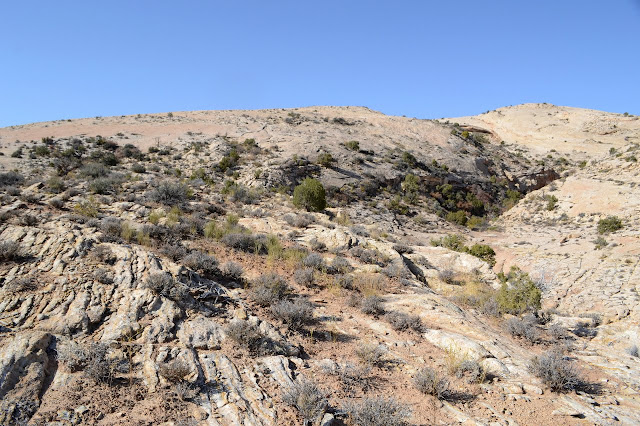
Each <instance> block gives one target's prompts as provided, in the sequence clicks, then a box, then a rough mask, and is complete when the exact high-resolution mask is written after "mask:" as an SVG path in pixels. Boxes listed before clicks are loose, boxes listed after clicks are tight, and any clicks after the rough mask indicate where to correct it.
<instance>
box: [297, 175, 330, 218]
mask: <svg viewBox="0 0 640 426" xmlns="http://www.w3.org/2000/svg"><path fill="white" fill-rule="evenodd" d="M293 205H294V206H296V207H298V208H304V209H306V210H307V211H317V212H319V211H322V210H324V209H325V207H327V200H326V191H325V189H324V186H322V184H321V183H320V182H319V181H318V180H316V179H313V178H306V179H305V180H303V181H302V183H301V184H300V185H298V186H296V187H295V189H294V190H293Z"/></svg>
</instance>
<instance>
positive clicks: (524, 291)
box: [497, 267, 542, 314]
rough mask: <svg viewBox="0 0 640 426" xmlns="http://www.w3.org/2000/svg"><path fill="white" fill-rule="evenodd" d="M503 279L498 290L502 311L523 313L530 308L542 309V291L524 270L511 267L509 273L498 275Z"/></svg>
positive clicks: (499, 304) (498, 299)
mask: <svg viewBox="0 0 640 426" xmlns="http://www.w3.org/2000/svg"><path fill="white" fill-rule="evenodd" d="M498 276H499V277H500V279H501V280H502V287H501V288H500V291H499V292H498V296H497V301H498V307H499V309H500V311H501V312H503V313H509V314H521V313H523V312H526V311H529V310H537V309H540V307H541V304H540V300H541V298H542V292H541V291H540V289H539V288H538V287H536V285H535V283H534V282H533V280H532V279H531V278H530V277H529V274H527V273H526V272H524V271H521V270H520V269H518V268H517V267H511V270H510V271H509V273H508V274H507V275H504V274H503V273H500V274H499V275H498Z"/></svg>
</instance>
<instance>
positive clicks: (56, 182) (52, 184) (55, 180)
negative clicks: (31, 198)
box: [47, 176, 66, 194]
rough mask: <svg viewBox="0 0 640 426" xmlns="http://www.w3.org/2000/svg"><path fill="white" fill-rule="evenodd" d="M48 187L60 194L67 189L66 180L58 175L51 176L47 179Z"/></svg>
mask: <svg viewBox="0 0 640 426" xmlns="http://www.w3.org/2000/svg"><path fill="white" fill-rule="evenodd" d="M47 187H48V188H49V191H51V192H53V193H54V194H59V193H61V192H62V191H64V190H65V189H66V186H65V184H64V181H63V180H62V179H60V178H59V177H58V176H52V177H51V178H49V180H47Z"/></svg>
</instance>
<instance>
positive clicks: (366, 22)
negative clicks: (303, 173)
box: [0, 0, 640, 126]
mask: <svg viewBox="0 0 640 426" xmlns="http://www.w3.org/2000/svg"><path fill="white" fill-rule="evenodd" d="M0 14H1V16H2V17H3V19H2V24H1V25H0V55H1V56H0V57H1V58H2V60H1V62H0V77H1V78H0V126H8V125H13V124H21V123H28V122H33V121H45V120H55V119H66V118H79V117H91V116H96V115H101V116H109V115H123V114H136V113H153V112H167V111H183V110H199V109H239V108H241V109H256V108H275V107H278V108H279V107H283V108H284V107H298V106H309V105H362V106H368V107H370V108H372V109H375V110H379V111H382V112H384V113H387V114H394V115H403V114H404V115H407V116H412V117H420V118H439V117H446V116H459V115H470V114H478V113H481V112H484V111H486V110H490V109H494V108H497V107H500V106H505V105H515V104H519V103H524V102H549V103H553V104H558V105H569V106H579V107H585V108H594V109H602V110H606V111H612V112H625V111H628V112H629V113H632V114H640V0H611V1H603V0H580V1H577V0H538V1H518V0H502V1H490V0H487V1H477V0H469V1H446V2H445V1H437V2H436V1H427V0H423V1H418V0H416V1H401V0H396V1H386V2H383V1H376V0H370V1H360V0H339V1H333V0H322V1H310V0H298V1H277V0H272V1H267V0H256V1H233V0H227V1H177V0H174V1H162V0H156V1H137V0H128V1H115V0H109V1H100V2H97V1H91V0H83V1H65V0H57V1H51V0H47V1H29V0H21V1H3V2H2V4H1V5H0Z"/></svg>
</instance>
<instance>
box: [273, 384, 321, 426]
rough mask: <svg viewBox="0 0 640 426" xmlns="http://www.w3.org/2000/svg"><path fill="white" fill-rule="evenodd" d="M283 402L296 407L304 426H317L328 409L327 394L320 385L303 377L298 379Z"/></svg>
mask: <svg viewBox="0 0 640 426" xmlns="http://www.w3.org/2000/svg"><path fill="white" fill-rule="evenodd" d="M282 399H283V401H284V402H285V403H286V404H289V405H290V406H292V407H295V408H296V409H297V410H298V413H299V414H300V417H302V419H303V420H304V424H315V423H316V422H318V421H319V420H320V419H322V416H323V415H324V412H325V411H326V409H327V405H328V402H327V394H326V393H325V392H324V391H323V390H322V389H320V388H319V387H318V385H317V384H316V383H315V382H313V381H310V380H307V379H305V378H303V377H301V378H298V380H296V381H295V382H294V383H293V385H292V386H291V387H290V388H289V389H287V390H286V392H285V393H284V395H283V396H282Z"/></svg>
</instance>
